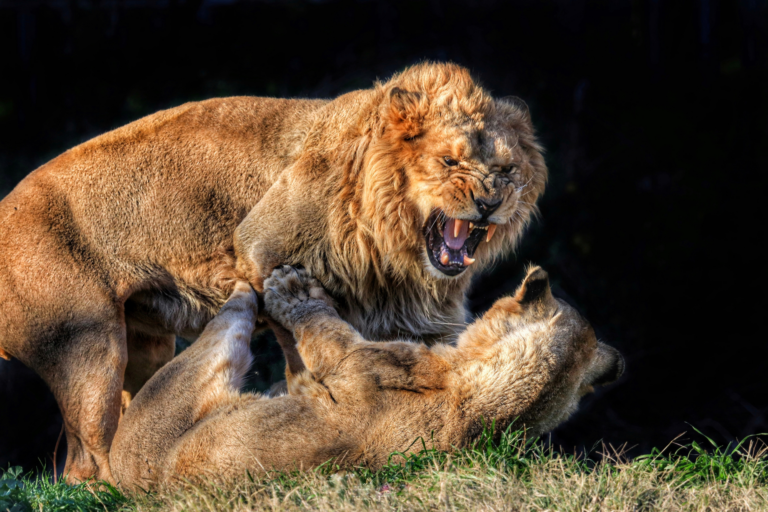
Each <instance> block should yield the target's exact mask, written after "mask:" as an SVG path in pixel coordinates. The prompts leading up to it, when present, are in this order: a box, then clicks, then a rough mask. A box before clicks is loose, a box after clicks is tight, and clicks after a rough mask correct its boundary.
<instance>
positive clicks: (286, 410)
mask: <svg viewBox="0 0 768 512" xmlns="http://www.w3.org/2000/svg"><path fill="white" fill-rule="evenodd" d="M264 284H265V287H266V290H267V291H266V294H265V304H266V310H267V312H268V313H269V314H270V316H271V317H272V318H274V319H275V320H276V321H278V322H280V323H281V324H282V325H284V326H285V328H287V329H289V330H291V331H292V332H293V334H294V336H295V339H296V340H297V348H298V351H299V353H300V355H301V359H302V362H303V364H304V365H305V366H304V367H303V368H293V370H290V369H289V371H288V372H287V375H286V376H287V378H288V391H289V394H288V395H285V396H280V397H277V398H265V397H262V396H260V395H255V394H249V393H241V392H240V391H239V389H238V388H239V386H240V382H241V381H240V377H241V376H242V374H243V373H244V372H245V369H244V368H242V365H240V366H238V365H237V364H236V363H237V362H236V361H234V360H232V359H231V358H234V357H241V356H240V352H242V350H247V347H248V340H247V336H244V335H243V329H242V327H243V326H247V325H248V324H249V322H250V325H251V328H253V322H254V318H253V313H252V308H253V307H255V304H256V298H255V296H254V295H253V294H250V295H249V294H247V293H245V292H244V291H239V292H237V293H235V294H234V295H233V296H232V298H231V299H230V300H229V302H227V304H226V305H225V306H224V308H223V309H222V313H221V314H220V316H219V317H216V318H215V319H214V320H213V321H212V322H211V324H210V325H209V326H208V327H207V328H206V330H205V332H204V333H203V334H202V336H201V338H200V340H198V341H197V342H196V343H195V344H194V345H192V347H190V348H189V349H187V350H186V351H185V352H184V353H182V354H181V355H180V356H179V357H178V358H176V359H174V360H173V361H172V362H171V363H170V364H169V365H167V366H166V367H164V368H163V369H162V370H160V371H159V372H158V373H157V374H156V375H155V376H154V377H153V378H152V379H151V380H150V381H149V383H148V384H147V385H146V386H145V387H144V389H142V390H141V391H140V392H139V394H138V396H137V398H136V399H135V400H134V402H133V403H132V404H131V407H130V408H129V409H128V411H127V412H126V416H125V417H124V418H123V420H122V422H121V424H120V427H119V429H118V432H117V434H116V437H115V442H114V445H113V449H112V452H111V455H110V464H111V466H112V470H113V472H114V475H115V478H116V479H117V481H118V482H119V483H120V485H122V486H123V487H126V488H135V486H140V487H141V488H143V489H147V488H149V487H152V486H154V485H156V484H159V483H163V482H172V481H175V480H177V479H179V478H183V479H193V480H194V479H198V478H205V477H207V476H213V475H215V476H216V477H223V478H238V477H242V476H243V475H244V474H245V473H246V471H250V472H251V473H260V472H265V471H270V470H273V469H275V470H283V471H286V470H293V469H305V470H306V469H310V468H313V467H317V466H318V465H321V464H323V463H325V462H327V461H333V464H337V465H338V466H340V467H341V468H349V467H359V466H363V467H368V468H373V469H375V468H378V467H380V466H382V465H383V464H385V463H386V462H387V460H388V457H389V456H390V454H391V453H393V452H396V451H397V452H409V451H418V450H420V449H421V448H422V447H423V445H422V442H421V441H423V443H424V444H425V445H426V446H427V447H430V448H432V447H434V448H437V449H439V450H451V449H453V448H457V447H459V448H460V447H464V446H467V445H468V444H470V443H471V442H473V441H474V440H476V439H477V438H478V437H479V436H480V435H481V433H482V432H483V430H484V429H487V428H493V429H494V434H495V435H496V436H499V435H500V433H501V432H502V431H503V430H505V429H506V428H508V427H509V426H510V425H512V424H513V422H514V426H515V427H516V428H523V427H526V428H528V429H529V432H530V433H532V434H540V433H542V432H546V431H548V430H550V429H552V428H554V427H555V426H557V425H558V424H560V423H561V422H563V421H564V420H566V419H567V418H568V417H569V416H570V415H571V414H572V413H573V412H574V411H575V410H576V408H577V405H578V400H579V398H580V397H581V396H582V395H584V394H585V393H587V392H589V391H591V390H592V384H593V383H595V382H597V381H600V382H602V383H605V382H607V381H610V380H614V379H615V378H616V377H618V376H619V375H621V372H622V369H623V360H622V359H621V356H620V355H619V353H618V352H617V351H616V350H614V349H612V348H610V347H608V346H607V345H604V344H602V343H599V342H597V340H596V339H595V335H594V332H593V331H592V329H591V327H590V326H589V324H588V323H587V322H586V321H585V320H584V319H583V318H582V317H581V316H579V314H578V313H577V312H576V311H575V310H574V309H573V308H571V307H570V306H568V305H567V304H565V303H564V302H561V301H558V300H557V299H555V298H553V297H552V295H551V293H550V290H549V283H548V281H547V275H546V273H545V272H544V271H543V270H541V269H540V268H538V267H537V268H532V269H531V270H530V271H529V272H528V275H527V276H526V279H525V281H524V282H523V284H522V285H521V287H520V288H519V289H518V291H517V292H516V294H515V295H514V296H513V297H505V298H503V299H500V300H499V301H497V302H496V304H495V305H494V306H493V307H492V308H491V309H490V310H489V311H488V312H487V313H486V314H485V315H484V316H483V317H482V318H481V319H479V320H477V321H475V322H474V323H473V324H472V325H471V326H470V327H469V328H468V329H467V330H466V331H465V332H464V333H463V334H461V336H460V337H459V340H458V343H457V344H456V345H455V346H454V345H446V344H437V345H434V346H432V347H428V346H426V345H424V344H422V343H413V342H405V341H391V342H371V341H366V340H365V339H364V338H363V337H362V336H361V335H360V334H359V333H358V332H357V331H356V330H354V329H353V328H352V327H351V326H350V325H349V324H348V323H346V322H344V321H343V320H342V319H340V318H339V316H338V314H337V312H336V311H335V309H334V308H333V307H331V305H330V304H331V301H330V300H329V299H328V298H327V297H325V296H324V293H323V291H322V287H321V286H320V285H319V283H318V282H317V281H316V280H314V279H312V278H310V277H309V276H308V274H307V273H306V272H305V271H303V270H296V269H292V268H289V267H283V268H280V269H277V270H275V271H274V272H273V274H272V276H271V277H270V278H269V279H267V280H266V281H265V283H264ZM249 305H250V307H249ZM238 311H240V313H238ZM235 324H237V328H234V327H233V325H235ZM238 368H239V371H240V374H239V375H237V374H236V372H237V371H238ZM201 410H204V412H203V413H201V412H200V411H201ZM420 440H421V441H420Z"/></svg>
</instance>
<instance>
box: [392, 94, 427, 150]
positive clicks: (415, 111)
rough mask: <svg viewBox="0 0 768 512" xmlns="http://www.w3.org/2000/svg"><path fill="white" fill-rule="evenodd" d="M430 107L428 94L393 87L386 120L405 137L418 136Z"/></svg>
mask: <svg viewBox="0 0 768 512" xmlns="http://www.w3.org/2000/svg"><path fill="white" fill-rule="evenodd" d="M428 108H429V105H428V102H427V97H426V94H423V93H419V92H412V91H406V90H405V89H401V88H399V87H393V88H392V90H391V91H389V106H388V108H387V109H386V110H387V111H386V118H387V119H386V120H387V121H388V124H389V126H390V127H391V128H392V129H393V130H396V131H397V132H399V133H400V134H402V137H403V138H404V139H411V138H413V137H416V136H417V135H419V133H420V132H421V125H422V121H423V119H424V117H425V116H426V114H427V109H428Z"/></svg>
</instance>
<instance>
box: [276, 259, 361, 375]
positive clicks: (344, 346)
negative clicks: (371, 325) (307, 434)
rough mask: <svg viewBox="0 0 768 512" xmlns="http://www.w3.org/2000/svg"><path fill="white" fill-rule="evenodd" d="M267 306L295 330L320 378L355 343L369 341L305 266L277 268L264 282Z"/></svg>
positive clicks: (300, 346) (308, 364) (306, 362)
mask: <svg viewBox="0 0 768 512" xmlns="http://www.w3.org/2000/svg"><path fill="white" fill-rule="evenodd" d="M264 308H265V310H266V312H267V314H269V315H270V316H271V317H272V318H273V319H274V320H275V321H276V322H279V323H280V324H281V325H282V326H283V327H284V328H285V329H286V330H288V331H290V332H292V333H293V337H294V339H295V340H296V348H297V349H298V352H299V354H300V355H301V358H302V361H303V363H304V365H305V366H306V368H307V369H308V370H309V371H310V372H312V374H314V376H315V377H316V378H318V379H322V376H323V375H326V374H327V373H329V372H330V371H331V370H333V369H334V368H335V367H336V365H337V364H338V362H339V361H341V360H342V359H343V358H344V357H345V356H346V355H347V354H348V353H349V352H350V350H352V347H353V346H355V345H359V344H361V343H365V340H363V338H362V337H361V336H360V334H359V333H358V332H357V331H356V330H355V329H354V328H352V326H351V325H349V324H348V323H347V322H345V321H344V320H342V319H341V318H340V317H339V314H338V313H337V312H336V310H335V309H334V307H333V300H332V299H331V298H330V297H329V296H328V294H326V293H325V290H324V289H323V287H322V286H321V285H320V283H319V282H318V281H317V280H316V279H314V278H313V277H311V276H310V275H309V274H308V273H307V272H306V271H305V270H303V269H296V268H293V267H289V266H287V265H285V266H282V267H278V268H276V269H275V270H274V271H273V272H272V275H271V276H270V277H269V278H267V279H266V280H265V281H264ZM286 373H287V374H288V372H286Z"/></svg>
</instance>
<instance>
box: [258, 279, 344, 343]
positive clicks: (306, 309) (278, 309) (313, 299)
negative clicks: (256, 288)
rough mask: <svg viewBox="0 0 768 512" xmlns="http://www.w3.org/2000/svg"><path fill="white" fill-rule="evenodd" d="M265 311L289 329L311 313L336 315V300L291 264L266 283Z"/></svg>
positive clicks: (315, 281) (315, 280)
mask: <svg viewBox="0 0 768 512" xmlns="http://www.w3.org/2000/svg"><path fill="white" fill-rule="evenodd" d="M264 309H265V310H266V312H267V314H269V316H271V317H272V318H273V319H274V320H275V321H276V322H279V323H281V324H282V325H283V326H284V327H285V328H287V329H292V328H293V326H294V325H295V324H296V322H298V321H299V320H300V319H301V318H302V317H304V316H306V315H307V314H309V313H314V312H320V311H323V312H326V313H329V314H335V309H334V304H333V300H332V299H331V298H330V297H329V296H328V294H327V293H325V290H324V289H323V287H322V286H321V285H320V283H319V282H318V281H317V279H315V278H314V277H312V276H310V275H309V274H308V273H307V271H306V270H304V269H297V268H294V267H290V266H288V265H283V266H281V267H277V268H276V269H275V270H273V271H272V275H271V276H269V277H268V278H267V279H266V280H265V281H264Z"/></svg>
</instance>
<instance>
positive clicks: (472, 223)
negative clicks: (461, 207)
mask: <svg viewBox="0 0 768 512" xmlns="http://www.w3.org/2000/svg"><path fill="white" fill-rule="evenodd" d="M473 229H475V223H474V222H470V223H469V230H470V231H472V230H473Z"/></svg>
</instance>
